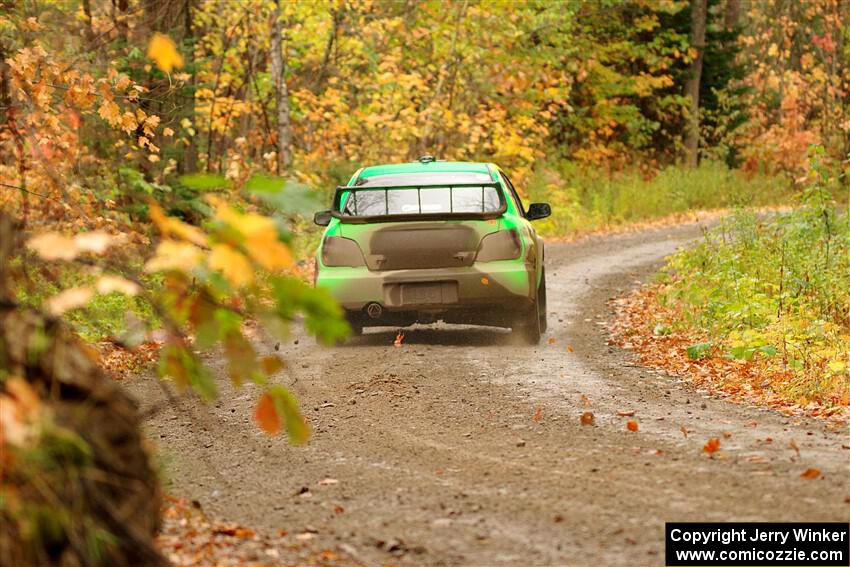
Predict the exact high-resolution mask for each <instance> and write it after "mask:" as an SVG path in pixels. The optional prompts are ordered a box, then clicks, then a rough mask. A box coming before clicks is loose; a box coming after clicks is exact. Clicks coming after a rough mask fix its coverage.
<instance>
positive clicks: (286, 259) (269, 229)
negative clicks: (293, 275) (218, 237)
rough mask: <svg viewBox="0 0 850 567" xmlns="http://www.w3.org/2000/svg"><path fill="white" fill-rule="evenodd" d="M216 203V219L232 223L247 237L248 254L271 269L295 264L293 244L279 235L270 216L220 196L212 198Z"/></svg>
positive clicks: (213, 202) (232, 225) (213, 203)
mask: <svg viewBox="0 0 850 567" xmlns="http://www.w3.org/2000/svg"><path fill="white" fill-rule="evenodd" d="M210 203H212V205H213V206H214V207H215V209H216V214H215V218H216V220H219V221H222V222H224V223H226V224H228V225H230V226H231V227H232V228H233V229H235V230H236V231H238V232H239V233H240V234H241V235H242V236H243V237H244V239H245V240H244V245H245V250H246V251H247V253H248V255H249V256H250V257H251V258H252V259H253V260H254V261H255V262H257V263H258V264H259V265H260V266H262V267H263V268H265V269H267V270H269V271H275V270H281V269H283V268H288V267H290V266H291V265H292V254H291V253H290V251H289V248H288V247H287V246H286V244H284V243H283V242H281V241H280V240H279V239H278V234H277V227H276V226H275V224H274V221H273V220H272V219H270V218H268V217H264V216H262V215H257V214H254V213H240V212H238V211H236V210H234V209H233V208H232V207H230V206H229V205H227V204H226V203H225V202H224V201H222V200H221V199H217V198H210Z"/></svg>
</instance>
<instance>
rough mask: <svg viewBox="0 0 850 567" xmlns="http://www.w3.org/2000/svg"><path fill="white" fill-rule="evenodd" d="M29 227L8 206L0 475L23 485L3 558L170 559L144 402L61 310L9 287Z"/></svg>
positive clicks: (1, 285) (137, 562)
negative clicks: (162, 537) (162, 547)
mask: <svg viewBox="0 0 850 567" xmlns="http://www.w3.org/2000/svg"><path fill="white" fill-rule="evenodd" d="M20 237H21V231H20V226H19V225H16V224H14V223H13V222H12V220H11V219H10V218H9V217H7V216H5V215H0V367H2V369H3V374H4V378H3V380H2V381H0V402H2V405H0V407H2V408H4V409H3V410H2V411H4V412H6V411H9V410H8V409H7V408H11V411H9V413H8V414H5V415H4V416H3V417H4V421H3V424H4V428H3V431H2V434H0V470H2V475H0V476H2V484H3V487H4V490H3V492H4V493H5V494H7V495H8V494H13V495H14V496H15V498H13V499H7V500H6V502H5V503H4V504H5V505H4V506H0V525H2V526H3V529H2V530H0V565H16V566H19V567H31V566H33V567H34V566H38V567H41V566H45V567H47V566H53V565H63V566H70V565H88V566H92V567H94V566H97V567H100V566H106V565H109V566H115V567H123V566H130V565H132V566H134V567H135V566H139V567H141V566H145V567H160V566H162V567H164V566H165V565H167V564H168V562H167V561H166V560H165V558H163V557H162V556H161V555H160V553H159V552H158V551H157V550H156V548H155V546H154V544H153V536H154V533H155V532H156V530H157V528H158V527H159V513H160V505H161V494H160V490H159V483H158V480H157V476H156V472H155V470H154V466H153V462H152V460H151V458H150V456H149V455H148V452H147V450H146V448H145V441H144V439H143V436H142V432H141V419H140V416H139V412H138V408H137V406H136V404H135V402H134V401H133V400H132V399H131V398H130V397H129V396H127V395H126V394H125V393H124V392H123V391H122V390H121V388H120V387H119V386H118V384H117V383H116V382H115V381H114V380H112V379H111V378H110V377H109V376H106V375H105V374H104V373H103V372H102V371H101V370H100V367H99V366H98V365H97V363H96V362H95V359H94V358H93V356H92V355H91V354H89V351H88V350H87V349H86V347H84V346H83V345H82V344H80V342H79V340H78V339H77V338H76V337H75V336H74V334H73V332H72V331H70V330H69V329H68V328H66V327H65V326H64V325H63V324H62V322H61V321H59V320H57V319H55V318H52V317H47V316H45V315H42V314H41V313H39V312H37V311H35V310H32V309H28V308H25V307H21V306H19V305H16V304H15V303H14V302H13V301H11V300H10V299H9V296H8V293H9V289H8V286H7V279H8V278H7V276H8V271H9V269H10V263H9V258H10V257H11V255H12V253H13V248H16V245H17V244H19V240H20ZM16 416H17V417H16ZM30 420H31V421H30ZM15 432H17V435H15ZM21 455H25V456H26V458H17V459H16V458H15V457H16V456H18V457H20V456H21Z"/></svg>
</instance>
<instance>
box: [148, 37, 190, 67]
mask: <svg viewBox="0 0 850 567" xmlns="http://www.w3.org/2000/svg"><path fill="white" fill-rule="evenodd" d="M148 57H150V58H151V59H153V61H154V63H156V66H157V67H159V69H160V71H164V72H166V73H170V72H171V70H172V69H174V68H175V67H177V68H178V69H179V68H180V67H183V56H182V55H180V53H179V52H178V51H177V46H176V45H175V44H174V40H172V39H171V38H170V37H168V36H167V35H165V34H161V33H155V34H153V37H152V38H151V42H150V44H148Z"/></svg>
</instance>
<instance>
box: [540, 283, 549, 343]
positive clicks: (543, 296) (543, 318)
mask: <svg viewBox="0 0 850 567" xmlns="http://www.w3.org/2000/svg"><path fill="white" fill-rule="evenodd" d="M537 305H538V308H537V312H538V315H539V317H540V332H541V333H545V332H546V329H548V328H549V321H548V319H547V317H546V315H547V314H548V309H547V307H546V270H545V269H544V270H543V273H542V275H541V277H540V286H539V287H538V288H537Z"/></svg>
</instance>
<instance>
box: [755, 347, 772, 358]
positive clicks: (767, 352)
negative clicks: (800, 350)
mask: <svg viewBox="0 0 850 567" xmlns="http://www.w3.org/2000/svg"><path fill="white" fill-rule="evenodd" d="M757 350H758V351H759V352H760V353H762V354H764V355H766V356H776V347H775V346H773V345H764V346H760V347H758V349H757Z"/></svg>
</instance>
